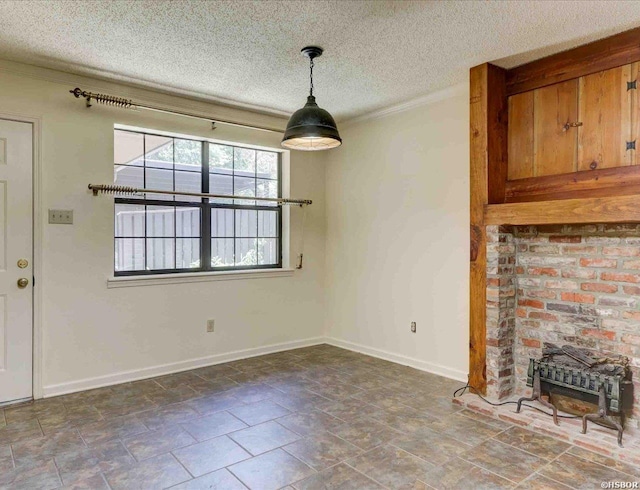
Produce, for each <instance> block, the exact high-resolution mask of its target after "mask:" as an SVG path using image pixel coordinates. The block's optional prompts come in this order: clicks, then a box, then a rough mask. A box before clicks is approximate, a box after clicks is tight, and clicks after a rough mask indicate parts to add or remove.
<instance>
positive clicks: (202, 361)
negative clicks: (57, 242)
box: [43, 337, 467, 398]
mask: <svg viewBox="0 0 640 490" xmlns="http://www.w3.org/2000/svg"><path fill="white" fill-rule="evenodd" d="M318 344H330V345H335V346H336V347H342V348H343V349H347V350H351V351H354V352H360V353H362V354H367V355H369V356H373V357H378V358H380V359H384V360H386V361H391V362H395V363H398V364H402V365H405V366H410V367H412V368H416V369H419V370H421V371H426V372H428V373H433V374H437V375H440V376H444V377H446V378H451V379H455V380H457V381H462V382H466V381H467V373H465V372H463V371H459V370H457V369H452V368H449V367H446V366H442V365H440V364H435V363H431V362H425V361H421V360H419V359H414V358H412V357H407V356H402V355H400V354H393V353H391V352H387V351H384V350H380V349H375V348H373V347H367V346H365V345H361V344H356V343H353V342H347V341H346V340H340V339H336V338H333V337H313V338H310V339H304V340H294V341H292V342H283V343H280V344H271V345H265V346H263V347H255V348H252V349H243V350H237V351H233V352H227V353H224V354H215V355H213V356H207V357H200V358H197V359H189V360H187V361H180V362H174V363H170V364H162V365H159V366H152V367H148V368H142V369H134V370H131V371H122V372H119V373H115V374H108V375H105V376H97V377H94V378H85V379H80V380H78V381H70V382H67V383H60V384H55V385H48V386H45V387H44V388H43V397H44V398H49V397H52V396H59V395H66V394H68V393H75V392H77V391H84V390H91V389H95V388H102V387H104V386H111V385H116V384H120V383H128V382H130V381H138V380H141V379H147V378H153V377H156V376H164V375H167V374H173V373H179V372H181V371H188V370H190V369H196V368H200V367H205V366H212V365H214V364H222V363H224V362H230V361H237V360H238V359H247V358H249V357H255V356H261V355H264V354H272V353H274V352H281V351H285V350H291V349H299V348H301V347H309V346H311V345H318Z"/></svg>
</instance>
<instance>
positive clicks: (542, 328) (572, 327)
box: [487, 224, 640, 418]
mask: <svg viewBox="0 0 640 490" xmlns="http://www.w3.org/2000/svg"><path fill="white" fill-rule="evenodd" d="M500 230H501V233H499V237H498V239H499V240H501V242H500V243H504V244H509V246H513V247H514V248H515V253H512V252H511V251H510V250H509V251H508V250H506V249H505V250H501V251H500V252H495V254H497V255H501V254H503V255H504V257H498V259H497V260H498V262H500V260H506V261H507V262H510V261H512V260H514V258H515V267H514V270H513V273H512V274H511V275H509V272H511V271H508V270H504V269H503V270H502V271H501V272H502V273H503V274H502V276H500V275H499V274H498V282H499V283H500V291H501V292H500V297H502V289H503V287H504V288H506V287H507V286H506V285H507V284H510V285H512V284H514V285H515V288H516V290H515V303H516V308H515V334H514V335H513V337H514V340H515V341H514V344H513V359H514V362H515V378H516V379H515V381H514V380H510V381H502V383H507V384H508V383H515V388H514V389H515V391H518V392H521V391H523V390H524V388H525V386H524V383H525V381H526V372H527V367H528V363H529V358H530V357H540V355H541V351H542V344H543V342H545V341H547V342H553V343H556V344H559V345H563V344H571V345H575V346H579V347H586V348H589V349H594V350H597V351H599V352H602V353H605V354H622V355H626V356H628V357H629V358H630V359H631V364H632V371H633V377H634V380H635V384H636V386H635V389H634V391H635V393H636V398H638V399H640V382H639V381H640V226H639V225H635V224H630V225H563V226H560V225H558V226H538V227H522V226H521V227H512V228H509V229H506V228H501V229H500ZM493 246H494V244H493V243H490V244H488V249H489V248H491V247H493ZM488 267H489V266H488ZM488 272H500V271H495V270H494V268H493V267H489V270H488ZM505 275H506V276H508V277H505ZM489 277H490V279H489V282H492V281H493V279H494V278H495V276H494V275H490V276H489ZM503 283H504V286H503V285H502V284H503ZM492 287H493V286H492ZM489 291H490V290H489V288H488V289H487V293H488V296H487V298H488V300H489V299H490V298H491V296H490V295H489ZM505 310H506V311H505V313H504V315H505V318H509V317H510V314H511V313H510V308H508V307H505ZM488 311H489V305H488ZM498 316H500V314H498ZM489 338H491V337H489ZM492 362H493V361H492ZM507 378H508V377H507ZM498 384H499V385H500V382H499V383H498ZM639 408H640V403H638V400H636V408H635V409H634V418H640V417H638V416H639V415H640V409H639Z"/></svg>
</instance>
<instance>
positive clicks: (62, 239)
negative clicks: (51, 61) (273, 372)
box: [0, 62, 325, 395]
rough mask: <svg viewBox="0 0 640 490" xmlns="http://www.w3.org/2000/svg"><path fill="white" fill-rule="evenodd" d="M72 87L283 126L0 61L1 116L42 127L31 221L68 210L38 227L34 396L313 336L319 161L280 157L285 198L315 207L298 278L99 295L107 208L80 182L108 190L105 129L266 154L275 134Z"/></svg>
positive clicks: (109, 234) (318, 290)
mask: <svg viewBox="0 0 640 490" xmlns="http://www.w3.org/2000/svg"><path fill="white" fill-rule="evenodd" d="M75 86H80V87H81V88H83V89H85V90H91V91H96V92H106V93H114V94H120V95H123V96H127V97H131V98H134V99H138V100H144V101H150V102H154V103H156V104H162V105H168V106H172V107H176V108H182V109H184V110H191V111H198V112H205V113H209V114H212V115H215V116H218V117H223V118H224V117H226V118H235V119H241V120H243V121H246V122H253V123H254V124H263V125H277V126H280V127H282V126H283V125H284V123H285V121H284V120H282V119H276V118H272V117H268V116H263V115H258V114H252V113H249V112H244V111H237V110H233V109H228V108H224V107H216V106H213V105H210V104H205V103H197V102H194V101H188V100H185V99H181V98H178V97H170V96H167V95H162V94H159V93H153V92H148V91H144V90H140V89H134V88H131V87H127V86H124V85H118V84H113V83H107V82H103V81H97V80H92V79H87V78H82V77H76V76H71V75H67V74H63V73H59V72H53V71H49V70H42V69H36V68H34V67H29V66H26V65H19V64H16V63H10V62H1V63H0V112H2V113H13V114H16V115H23V116H31V117H37V118H41V121H42V140H41V143H42V195H41V199H42V205H41V207H40V209H39V211H40V213H44V215H45V216H46V210H47V209H48V208H54V209H73V211H74V220H75V222H74V224H73V226H62V225H49V224H46V223H43V225H42V230H41V232H42V236H43V244H42V245H43V251H42V254H43V274H42V277H37V278H36V281H37V287H38V288H41V293H42V294H41V297H42V299H43V300H42V305H41V313H42V328H43V339H42V352H43V359H42V361H43V362H42V368H43V369H42V375H43V385H44V393H45V395H47V394H53V393H60V392H64V391H69V390H75V389H80V388H86V387H90V386H94V385H99V384H109V383H113V382H116V381H121V380H126V379H130V378H134V377H139V376H148V375H152V374H158V373H159V372H160V371H170V370H175V369H180V368H182V369H185V368H187V367H189V366H190V362H192V361H193V362H198V361H197V360H198V359H201V358H206V359H205V360H204V361H201V362H212V361H215V360H219V359H222V358H223V357H215V356H217V355H225V354H228V353H232V352H234V351H238V350H243V349H254V348H262V347H264V346H269V345H272V344H281V343H290V342H297V341H305V340H307V339H313V338H317V337H319V336H321V335H322V333H323V308H324V304H323V300H324V296H323V291H324V260H325V250H324V243H325V240H324V234H325V205H324V187H325V185H324V181H325V168H324V167H325V164H324V162H322V161H321V159H320V158H318V157H317V156H316V155H313V154H307V153H295V154H293V155H292V157H291V195H292V196H294V197H300V198H310V199H313V200H314V204H313V205H312V206H311V207H309V209H308V215H307V220H306V228H305V267H304V269H303V270H302V271H296V272H295V273H294V274H293V276H291V277H278V278H261V279H244V280H232V281H215V282H201V283H191V284H173V285H160V286H145V287H128V288H121V289H108V288H107V278H108V277H109V276H110V275H112V271H113V253H114V252H113V200H112V198H110V197H99V198H94V197H92V196H91V195H90V193H89V191H88V190H87V184H88V183H90V182H96V183H101V182H112V180H113V126H114V124H116V123H118V124H126V125H132V126H138V127H144V128H151V129H157V130H164V131H172V132H178V133H183V134H189V135H199V136H204V137H214V138H217V139H221V140H228V141H234V142H239V143H241V142H244V143H250V144H257V145H264V146H270V147H276V148H278V147H279V142H280V138H281V135H278V134H273V133H265V132H256V131H252V130H246V129H240V128H234V127H230V126H222V125H220V126H219V127H218V129H216V130H215V132H212V131H211V129H210V126H209V124H208V123H207V122H205V121H197V120H193V119H187V118H182V117H177V116H169V115H162V114H157V113H149V112H145V111H138V112H132V111H125V110H120V109H114V108H107V107H104V106H98V105H96V106H94V107H93V108H91V109H86V108H85V107H84V103H83V102H82V101H79V100H75V99H74V98H73V97H72V96H71V95H70V94H69V93H68V91H69V90H70V89H72V88H74V87H75ZM298 212H299V208H296V209H293V210H292V247H293V250H292V257H295V255H296V254H297V253H298V250H297V248H296V247H297V244H298V234H299V231H300V226H299V225H300V215H299V214H298ZM292 262H293V263H295V261H294V260H293V261H292ZM208 318H214V319H215V321H216V332H215V333H213V334H207V333H206V331H205V323H206V320H207V319H208ZM254 353H255V352H254ZM231 355H234V354H231ZM194 360H195V361H194Z"/></svg>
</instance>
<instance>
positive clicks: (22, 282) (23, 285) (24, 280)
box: [18, 277, 29, 289]
mask: <svg viewBox="0 0 640 490" xmlns="http://www.w3.org/2000/svg"><path fill="white" fill-rule="evenodd" d="M28 285H29V279H27V278H26V277H21V278H20V279H18V287H19V288H20V289H24V288H26V287H27V286H28Z"/></svg>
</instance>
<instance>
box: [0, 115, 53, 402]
mask: <svg viewBox="0 0 640 490" xmlns="http://www.w3.org/2000/svg"><path fill="white" fill-rule="evenodd" d="M0 119H4V120H7V121H15V122H21V123H28V124H31V128H32V132H31V137H32V145H33V149H32V150H33V162H32V176H31V178H32V186H31V188H32V206H33V224H32V227H33V277H35V278H36V279H35V281H34V283H33V287H32V291H33V337H32V338H33V342H32V344H33V345H32V364H33V366H32V368H33V380H32V396H33V398H34V399H38V398H42V361H43V359H42V283H43V281H42V269H43V268H42V243H43V242H42V236H43V223H44V221H43V214H44V213H43V212H42V209H41V207H42V118H41V117H39V116H34V115H27V114H18V113H12V112H0Z"/></svg>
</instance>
